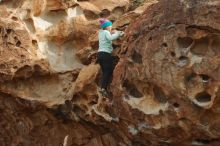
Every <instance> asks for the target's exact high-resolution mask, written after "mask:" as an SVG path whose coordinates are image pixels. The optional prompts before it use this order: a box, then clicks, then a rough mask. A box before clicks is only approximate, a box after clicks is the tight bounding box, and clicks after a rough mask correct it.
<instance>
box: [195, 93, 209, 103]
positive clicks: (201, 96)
mask: <svg viewBox="0 0 220 146" xmlns="http://www.w3.org/2000/svg"><path fill="white" fill-rule="evenodd" d="M196 100H197V101H198V102H209V101H211V95H210V94H209V93H207V92H205V91H204V92H201V93H198V94H197V95H196Z"/></svg>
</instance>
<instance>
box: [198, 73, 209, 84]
mask: <svg viewBox="0 0 220 146" xmlns="http://www.w3.org/2000/svg"><path fill="white" fill-rule="evenodd" d="M199 76H200V77H201V78H202V81H203V82H205V83H206V82H208V81H209V80H210V77H209V76H208V75H205V74H201V75H199Z"/></svg>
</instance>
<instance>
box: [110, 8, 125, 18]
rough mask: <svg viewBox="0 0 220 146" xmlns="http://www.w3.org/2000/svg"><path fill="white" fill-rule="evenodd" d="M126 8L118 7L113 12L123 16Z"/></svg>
mask: <svg viewBox="0 0 220 146" xmlns="http://www.w3.org/2000/svg"><path fill="white" fill-rule="evenodd" d="M124 11H125V10H124V8H123V7H116V8H115V9H114V10H113V11H112V13H113V14H114V15H116V16H121V15H123V14H124Z"/></svg>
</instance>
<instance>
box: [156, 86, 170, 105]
mask: <svg viewBox="0 0 220 146" xmlns="http://www.w3.org/2000/svg"><path fill="white" fill-rule="evenodd" d="M153 92H154V97H155V98H156V100H157V101H159V102H161V103H165V102H167V97H166V95H165V93H164V91H163V90H162V89H161V88H160V87H158V86H156V85H155V86H154V87H153Z"/></svg>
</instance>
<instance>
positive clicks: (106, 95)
mask: <svg viewBox="0 0 220 146" xmlns="http://www.w3.org/2000/svg"><path fill="white" fill-rule="evenodd" d="M99 92H100V93H101V94H102V96H104V97H109V94H108V92H107V91H106V90H105V89H101V90H100V91H99Z"/></svg>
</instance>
